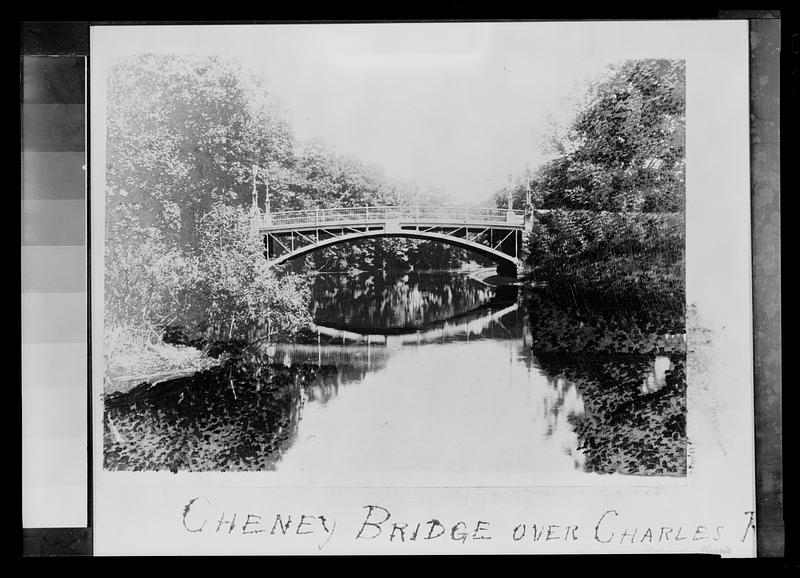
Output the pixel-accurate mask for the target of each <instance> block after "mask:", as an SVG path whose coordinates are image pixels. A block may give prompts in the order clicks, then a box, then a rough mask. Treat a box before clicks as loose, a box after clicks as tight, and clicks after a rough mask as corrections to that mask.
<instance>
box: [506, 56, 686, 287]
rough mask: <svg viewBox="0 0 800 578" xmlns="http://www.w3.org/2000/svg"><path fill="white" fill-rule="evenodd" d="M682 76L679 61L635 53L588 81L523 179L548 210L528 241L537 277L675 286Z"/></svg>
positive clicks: (680, 232) (519, 193)
mask: <svg viewBox="0 0 800 578" xmlns="http://www.w3.org/2000/svg"><path fill="white" fill-rule="evenodd" d="M685 83H686V81H685V65H684V62H683V61H672V60H633V61H626V62H624V63H622V64H619V65H617V66H614V67H612V68H611V69H610V70H609V71H608V73H607V74H605V75H604V76H603V77H602V78H601V79H599V80H597V81H596V82H594V83H593V84H592V85H591V86H590V89H589V91H588V93H587V95H586V96H585V98H584V100H583V102H582V105H581V106H580V107H579V109H578V110H577V112H576V114H575V116H574V118H573V119H572V121H571V122H570V124H569V125H568V126H567V127H566V129H565V130H563V131H562V132H561V133H559V134H555V135H553V137H552V139H551V143H550V144H551V151H550V152H551V154H552V159H551V160H550V161H549V162H547V163H545V164H544V165H543V166H541V167H540V168H539V170H538V171H537V172H536V173H535V174H534V175H533V176H532V178H531V179H530V184H531V187H532V190H533V194H532V197H533V203H534V206H535V207H536V209H544V210H549V211H552V212H550V213H537V221H536V223H535V224H534V228H533V232H532V234H531V237H530V240H529V245H530V251H529V255H528V262H529V264H530V265H531V267H532V269H533V270H534V272H535V273H536V276H537V278H539V279H543V280H546V281H551V280H565V279H569V280H570V281H571V282H574V283H580V282H581V281H588V282H591V283H596V282H607V281H610V280H617V281H619V280H624V281H626V282H629V283H636V284H638V283H640V282H643V283H650V282H652V281H654V280H655V279H660V280H662V281H663V280H666V281H667V282H670V283H673V284H676V285H680V286H682V285H683V245H684V222H683V210H684V204H685V201H684V197H685V100H686V99H685ZM523 198H524V191H523V189H522V187H521V186H518V187H517V188H515V190H514V205H515V207H516V206H519V207H521V206H522V199H523ZM502 202H504V201H501V200H499V199H498V203H500V204H502Z"/></svg>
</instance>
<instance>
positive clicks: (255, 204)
mask: <svg viewBox="0 0 800 578" xmlns="http://www.w3.org/2000/svg"><path fill="white" fill-rule="evenodd" d="M257 176H258V165H257V164H255V163H253V202H252V203H251V205H250V210H251V212H253V213H257V212H259V211H258V190H257V189H256V177H257Z"/></svg>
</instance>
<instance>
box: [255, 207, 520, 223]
mask: <svg viewBox="0 0 800 578" xmlns="http://www.w3.org/2000/svg"><path fill="white" fill-rule="evenodd" d="M523 219H524V211H520V210H513V211H508V210H506V209H495V208H487V207H446V206H382V207H339V208H333V209H306V210H302V211H283V212H279V213H271V214H269V215H265V216H264V225H265V226H267V227H294V226H301V225H330V224H334V223H369V222H382V221H395V220H396V221H407V222H414V223H453V224H458V223H465V224H466V223H469V224H475V223H486V224H508V223H512V224H515V225H519V224H522V222H523Z"/></svg>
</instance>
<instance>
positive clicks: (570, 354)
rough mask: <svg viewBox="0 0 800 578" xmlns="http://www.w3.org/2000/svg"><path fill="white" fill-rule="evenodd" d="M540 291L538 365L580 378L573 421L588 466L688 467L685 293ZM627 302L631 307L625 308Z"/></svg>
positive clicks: (603, 469) (532, 307)
mask: <svg viewBox="0 0 800 578" xmlns="http://www.w3.org/2000/svg"><path fill="white" fill-rule="evenodd" d="M581 297H583V298H584V299H582V300H581V301H580V302H579V303H578V302H576V300H574V299H573V298H572V296H569V297H568V298H564V296H563V294H561V295H555V294H552V293H549V292H548V291H546V290H535V291H533V292H531V293H530V294H529V295H527V298H526V301H527V306H528V310H529V312H530V318H531V323H530V327H531V338H532V343H533V345H532V348H533V352H534V355H535V357H536V363H537V365H538V366H539V367H540V368H541V369H542V370H544V371H545V372H546V373H547V374H548V375H549V376H551V377H564V378H566V379H567V380H568V381H570V382H572V383H573V384H575V387H576V388H577V391H578V393H579V394H580V395H581V397H582V398H583V405H584V413H583V415H581V416H573V417H572V418H571V421H572V423H573V425H574V426H575V431H576V433H577V435H578V439H579V448H580V449H582V450H583V453H584V455H585V457H586V460H585V466H584V467H585V468H586V469H587V471H592V472H598V473H613V472H619V473H625V474H648V475H653V474H660V475H684V474H685V473H686V444H687V438H686V342H685V321H684V320H685V316H684V308H683V303H682V302H681V301H680V299H679V298H677V297H676V298H674V299H672V302H671V303H670V301H669V300H665V301H664V302H663V303H662V305H661V307H657V306H654V304H653V302H647V301H645V302H644V303H642V302H638V303H637V302H636V301H632V300H631V299H628V300H626V301H624V302H623V301H616V300H613V299H609V295H608V293H595V294H594V295H589V294H587V293H584V294H582V295H581ZM623 304H624V307H623Z"/></svg>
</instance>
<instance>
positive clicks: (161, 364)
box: [103, 328, 223, 394]
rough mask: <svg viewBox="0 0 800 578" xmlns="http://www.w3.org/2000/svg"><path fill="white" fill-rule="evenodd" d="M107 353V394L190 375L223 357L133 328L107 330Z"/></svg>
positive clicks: (105, 379)
mask: <svg viewBox="0 0 800 578" xmlns="http://www.w3.org/2000/svg"><path fill="white" fill-rule="evenodd" d="M154 341H155V342H154ZM103 357H104V360H105V374H104V378H103V393H105V394H112V393H125V392H128V391H130V390H131V389H133V388H134V387H136V386H138V385H141V384H144V383H147V384H150V385H156V384H158V383H161V382H164V381H168V380H171V379H176V378H179V377H186V376H189V375H193V374H194V373H196V372H198V371H204V370H206V369H209V368H211V367H215V366H217V365H220V364H221V363H222V361H223V358H222V357H219V358H214V357H211V356H210V355H208V353H207V352H205V351H202V350H200V349H197V348H196V347H191V346H188V345H174V344H170V343H164V342H163V341H161V340H160V339H155V336H152V338H151V335H149V334H148V333H147V332H144V331H142V330H133V329H129V328H113V329H110V330H108V331H107V333H106V337H105V340H104V352H103Z"/></svg>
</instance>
